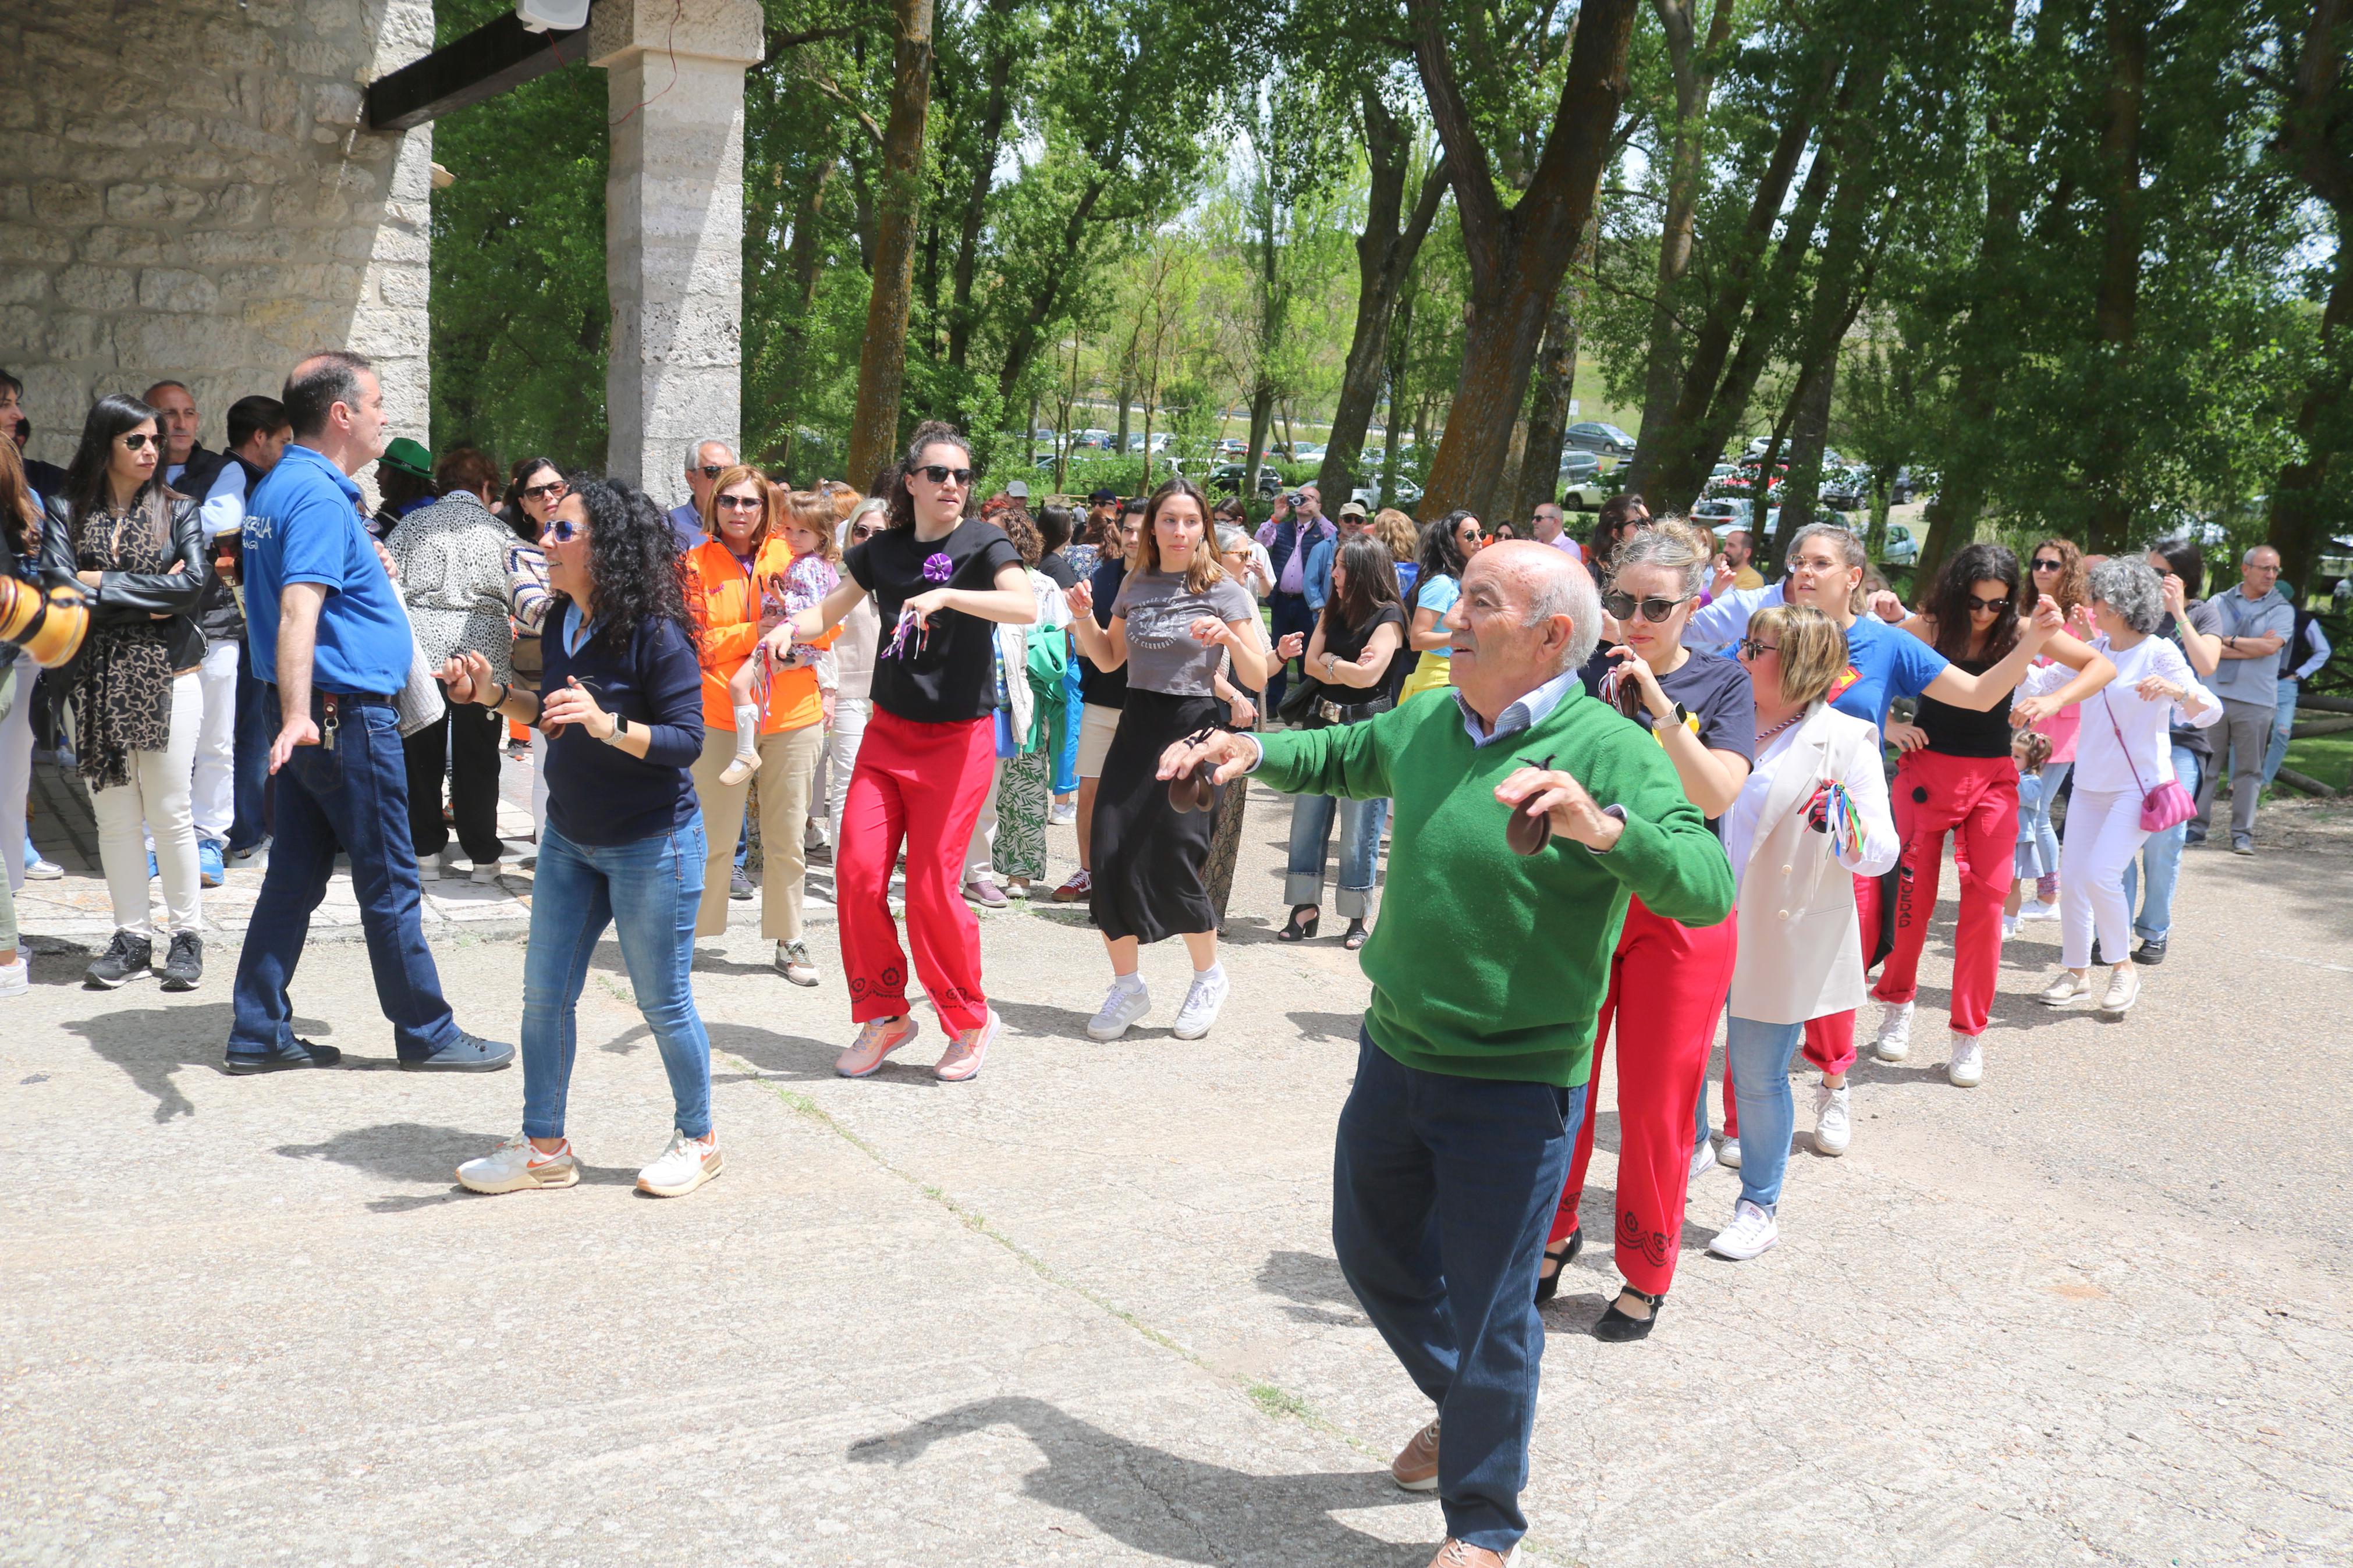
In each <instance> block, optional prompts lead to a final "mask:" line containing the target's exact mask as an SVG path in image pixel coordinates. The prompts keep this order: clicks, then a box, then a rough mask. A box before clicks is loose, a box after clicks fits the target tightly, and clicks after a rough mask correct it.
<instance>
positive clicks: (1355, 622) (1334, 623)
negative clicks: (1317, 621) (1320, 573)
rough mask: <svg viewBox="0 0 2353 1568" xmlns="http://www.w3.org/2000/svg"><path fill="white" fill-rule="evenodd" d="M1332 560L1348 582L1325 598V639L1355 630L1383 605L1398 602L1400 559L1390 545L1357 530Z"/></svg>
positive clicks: (1370, 618)
mask: <svg viewBox="0 0 2353 1568" xmlns="http://www.w3.org/2000/svg"><path fill="white" fill-rule="evenodd" d="M1332 564H1333V565H1334V566H1335V567H1338V568H1339V569H1340V570H1342V571H1344V572H1345V573H1346V574H1348V583H1347V586H1345V588H1343V587H1335V588H1334V589H1333V590H1332V596H1331V597H1330V598H1328V599H1326V600H1324V615H1323V617H1322V619H1323V622H1324V641H1325V643H1327V644H1328V643H1330V641H1331V640H1332V634H1333V633H1334V632H1335V631H1355V630H1356V629H1357V628H1358V627H1360V626H1365V625H1366V624H1367V623H1369V622H1370V621H1371V620H1372V618H1373V617H1374V616H1377V615H1378V614H1379V613H1380V609H1381V606H1382V605H1394V604H1396V603H1397V602H1398V585H1397V563H1396V562H1394V561H1393V560H1391V559H1390V557H1389V551H1388V545H1386V544H1383V543H1382V542H1380V541H1379V540H1377V539H1374V538H1372V537H1371V536H1369V535H1367V534H1362V533H1360V534H1358V535H1356V538H1354V539H1351V540H1348V541H1347V542H1345V543H1343V544H1342V545H1341V546H1340V552H1339V553H1338V554H1336V555H1335V556H1334V557H1333V558H1332Z"/></svg>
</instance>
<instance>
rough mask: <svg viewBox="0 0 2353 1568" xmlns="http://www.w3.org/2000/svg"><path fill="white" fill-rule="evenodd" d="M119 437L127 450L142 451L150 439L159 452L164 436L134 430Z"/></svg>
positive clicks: (162, 445) (162, 446) (162, 447)
mask: <svg viewBox="0 0 2353 1568" xmlns="http://www.w3.org/2000/svg"><path fill="white" fill-rule="evenodd" d="M121 441H122V445H123V447H124V448H125V449H127V450H129V451H133V452H143V451H145V450H146V449H147V443H148V442H150V441H153V442H154V443H155V450H157V451H159V452H160V451H162V450H163V449H164V437H161V436H149V435H146V434H144V433H143V432H141V431H137V430H134V431H132V433H131V434H130V435H128V436H125V437H121Z"/></svg>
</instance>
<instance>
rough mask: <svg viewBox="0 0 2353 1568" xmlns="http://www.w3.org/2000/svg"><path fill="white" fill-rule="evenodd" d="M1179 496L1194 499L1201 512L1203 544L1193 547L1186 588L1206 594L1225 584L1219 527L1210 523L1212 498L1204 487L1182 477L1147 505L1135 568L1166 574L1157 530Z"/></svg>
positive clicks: (1187, 570) (1158, 490) (1155, 495)
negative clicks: (1168, 507)
mask: <svg viewBox="0 0 2353 1568" xmlns="http://www.w3.org/2000/svg"><path fill="white" fill-rule="evenodd" d="M1179 496H1190V497H1192V498H1193V504H1194V506H1196V507H1197V508H1198V509H1199V510H1200V513H1201V542H1200V543H1198V544H1197V545H1195V546H1194V547H1193V559H1192V560H1191V561H1189V562H1187V563H1186V566H1185V589H1186V591H1187V593H1192V594H1199V593H1203V592H1206V591H1207V590H1208V587H1209V585H1210V584H1213V583H1221V582H1223V581H1225V576H1226V569H1225V567H1223V566H1222V565H1220V564H1219V562H1218V525H1217V524H1216V523H1214V522H1212V521H1209V498H1208V496H1205V495H1203V494H1202V493H1201V487H1200V486H1198V485H1197V484H1195V483H1194V482H1193V481H1192V480H1190V479H1187V478H1186V477H1185V476H1184V475H1182V474H1178V475H1177V476H1176V478H1174V479H1170V480H1169V481H1168V482H1167V483H1166V484H1164V485H1162V486H1161V487H1160V488H1159V489H1156V490H1154V491H1153V492H1152V499H1151V500H1148V501H1146V502H1145V506H1144V531H1143V533H1142V534H1141V535H1140V536H1139V537H1138V538H1137V540H1136V542H1135V567H1134V569H1135V570H1136V571H1138V572H1166V570H1168V568H1167V567H1166V566H1164V565H1162V564H1161V563H1160V539H1159V536H1158V535H1157V534H1155V532H1154V531H1153V528H1154V525H1155V524H1156V523H1158V522H1159V521H1160V513H1161V510H1162V509H1163V508H1165V507H1166V506H1167V504H1168V503H1169V502H1170V501H1172V500H1176V498H1177V497H1179Z"/></svg>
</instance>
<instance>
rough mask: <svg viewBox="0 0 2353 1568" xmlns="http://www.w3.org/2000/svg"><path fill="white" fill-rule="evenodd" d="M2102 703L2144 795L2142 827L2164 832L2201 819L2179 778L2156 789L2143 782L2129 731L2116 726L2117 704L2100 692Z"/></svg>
mask: <svg viewBox="0 0 2353 1568" xmlns="http://www.w3.org/2000/svg"><path fill="white" fill-rule="evenodd" d="M2100 704H2101V706H2102V707H2103V708H2105V710H2107V715H2108V728H2109V729H2111V730H2113V731H2116V750H2118V751H2120V752H2123V753H2124V754H2125V766H2126V767H2128V768H2131V769H2132V776H2133V787H2134V788H2135V789H2137V790H2139V791H2140V792H2141V796H2140V825H2141V826H2142V827H2143V828H2145V829H2146V830H2147V831H2148V832H2151V833H2162V832H2164V831H2165V830H2166V829H2167V828H2168V827H2171V826H2175V825H2176V824H2178V823H2183V822H2187V821H2189V819H2190V818H2191V817H2193V816H2197V815H2198V803H2197V802H2196V801H2195V800H2193V799H2191V798H2190V795H2189V791H2188V790H2186V789H2183V788H2182V787H2181V781H2180V780H2179V779H2168V780H2166V781H2165V782H2164V783H2163V784H2159V785H2158V786H2157V787H2156V788H2155V789H2150V788H2149V787H2148V786H2147V785H2146V784H2142V783H2141V782H2140V767H2139V765H2138V764H2137V763H2135V762H2134V761H2133V760H2132V748H2131V747H2130V746H2127V745H2126V744H2125V732H2124V731H2123V730H2122V729H2120V728H2118V726H2117V724H2116V704H2115V703H2113V702H2110V701H2109V700H2108V694H2107V693H2106V692H2105V691H2103V692H2101V693H2100Z"/></svg>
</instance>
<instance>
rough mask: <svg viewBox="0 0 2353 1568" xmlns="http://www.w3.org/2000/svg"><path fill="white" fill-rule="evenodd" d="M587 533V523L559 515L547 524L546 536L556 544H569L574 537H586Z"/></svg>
mask: <svg viewBox="0 0 2353 1568" xmlns="http://www.w3.org/2000/svg"><path fill="white" fill-rule="evenodd" d="M587 533H588V526H587V524H586V523H580V522H575V521H572V520H571V519H570V518H568V517H559V518H557V519H556V520H555V521H554V522H551V523H549V524H548V525H547V537H548V538H550V539H553V540H554V541H555V542H556V543H558V544H569V543H571V542H573V541H574V540H575V539H582V538H586V536H587Z"/></svg>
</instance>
